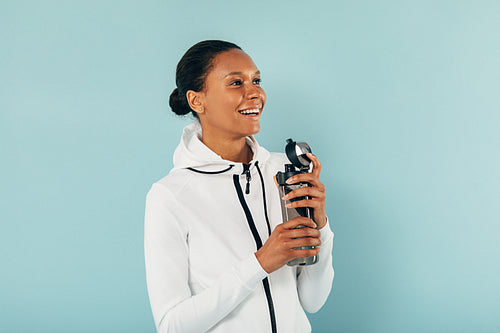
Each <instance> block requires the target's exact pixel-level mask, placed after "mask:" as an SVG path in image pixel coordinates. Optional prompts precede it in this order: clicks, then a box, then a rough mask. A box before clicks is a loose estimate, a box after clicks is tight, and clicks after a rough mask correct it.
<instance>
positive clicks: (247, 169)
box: [233, 164, 277, 333]
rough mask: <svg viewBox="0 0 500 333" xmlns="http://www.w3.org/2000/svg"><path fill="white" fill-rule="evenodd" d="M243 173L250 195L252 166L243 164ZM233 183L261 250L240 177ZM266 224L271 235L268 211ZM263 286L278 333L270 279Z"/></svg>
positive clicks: (265, 280) (274, 330)
mask: <svg viewBox="0 0 500 333" xmlns="http://www.w3.org/2000/svg"><path fill="white" fill-rule="evenodd" d="M257 168H258V167H257ZM243 173H246V175H247V194H248V193H250V190H249V189H250V179H251V177H250V164H248V166H247V167H245V164H243ZM259 175H260V176H261V181H262V185H264V182H263V179H262V175H261V173H260V170H259ZM233 182H234V187H235V188H236V193H237V194H238V199H239V200H240V204H241V207H242V208H243V211H244V212H245V216H246V218H247V222H248V227H249V228H250V231H251V232H252V236H253V238H254V241H255V245H256V247H257V250H259V249H260V248H261V247H262V240H261V239H260V236H259V232H258V231H257V227H256V226H255V222H254V220H253V217H252V213H251V212H250V209H249V208H248V205H247V203H246V201H245V196H244V195H243V190H242V189H241V185H240V176H239V175H233ZM262 191H263V193H265V192H264V188H262ZM264 207H265V208H266V204H265V195H264ZM266 222H267V224H268V231H269V233H270V227H269V220H268V218H267V211H266ZM262 285H263V287H264V292H265V294H266V300H267V306H268V308H269V316H270V318H271V332H272V333H277V328H276V314H275V312H274V303H273V298H272V295H271V287H270V285H269V279H268V277H265V278H264V279H263V280H262Z"/></svg>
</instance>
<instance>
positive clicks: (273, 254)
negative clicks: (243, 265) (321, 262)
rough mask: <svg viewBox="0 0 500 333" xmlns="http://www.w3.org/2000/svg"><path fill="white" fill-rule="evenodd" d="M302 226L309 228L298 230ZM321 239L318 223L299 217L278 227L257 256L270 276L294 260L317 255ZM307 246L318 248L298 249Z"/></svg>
mask: <svg viewBox="0 0 500 333" xmlns="http://www.w3.org/2000/svg"><path fill="white" fill-rule="evenodd" d="M301 224H302V225H305V226H306V227H308V228H299V229H296V228H297V227H298V226H299V225H301ZM304 237H306V238H304ZM319 237H320V232H319V230H318V229H316V223H314V222H313V220H311V219H310V218H307V217H302V216H299V217H296V218H293V219H291V220H290V221H287V222H284V223H282V224H279V225H278V226H276V228H275V229H274V230H273V232H272V233H271V236H269V238H268V239H267V241H266V242H265V243H264V245H262V247H261V248H260V249H259V250H258V251H257V252H255V256H256V257H257V260H258V261H259V263H260V265H261V266H262V268H263V269H264V270H265V271H266V272H267V273H268V274H269V273H272V272H274V271H275V270H277V269H279V268H280V267H282V266H283V265H285V264H286V263H287V262H289V261H290V260H292V259H296V258H304V257H311V256H314V255H317V254H318V253H319V250H320V248H319V245H321V241H320V239H319ZM305 246H316V248H314V249H302V250H300V249H297V248H299V247H305Z"/></svg>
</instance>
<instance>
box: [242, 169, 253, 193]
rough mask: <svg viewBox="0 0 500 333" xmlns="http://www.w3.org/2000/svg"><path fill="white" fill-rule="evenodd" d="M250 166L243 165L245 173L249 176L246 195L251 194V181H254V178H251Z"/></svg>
mask: <svg viewBox="0 0 500 333" xmlns="http://www.w3.org/2000/svg"><path fill="white" fill-rule="evenodd" d="M250 164H251V163H250ZM250 164H245V163H243V173H244V174H245V175H246V176H247V186H246V188H245V193H246V194H250V181H251V180H252V176H250Z"/></svg>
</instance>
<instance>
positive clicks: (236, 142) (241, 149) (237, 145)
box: [201, 134, 253, 164]
mask: <svg viewBox="0 0 500 333" xmlns="http://www.w3.org/2000/svg"><path fill="white" fill-rule="evenodd" d="M201 141H202V142H203V143H204V144H205V145H206V146H207V147H208V148H210V150H212V151H213V152H214V153H216V154H217V155H219V156H220V157H222V158H223V159H225V160H228V161H232V162H237V163H245V164H248V163H250V161H251V160H252V156H253V153H252V150H251V149H250V147H249V146H248V145H247V142H246V139H245V138H238V139H227V138H226V139H221V138H214V137H212V136H210V135H205V134H202V139H201Z"/></svg>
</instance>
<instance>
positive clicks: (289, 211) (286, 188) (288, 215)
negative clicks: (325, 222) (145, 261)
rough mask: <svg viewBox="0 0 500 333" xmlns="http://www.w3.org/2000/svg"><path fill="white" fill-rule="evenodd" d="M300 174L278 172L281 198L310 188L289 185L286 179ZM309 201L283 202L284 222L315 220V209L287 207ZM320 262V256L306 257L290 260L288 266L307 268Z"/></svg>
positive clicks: (301, 184)
mask: <svg viewBox="0 0 500 333" xmlns="http://www.w3.org/2000/svg"><path fill="white" fill-rule="evenodd" d="M297 173H299V172H290V171H289V172H285V173H282V172H278V174H277V175H276V180H277V182H278V188H279V194H280V198H283V196H285V195H286V194H288V193H290V192H291V191H293V190H296V189H299V188H303V187H307V186H310V185H309V183H305V182H302V183H295V184H287V183H286V179H288V178H290V177H291V176H293V175H294V174H297ZM303 199H307V197H297V198H293V199H291V200H286V201H285V200H281V213H282V216H283V222H287V221H289V220H291V219H293V218H295V217H298V216H304V217H308V218H310V219H312V218H313V209H312V208H310V207H297V208H288V207H286V205H287V204H288V203H290V202H293V201H299V200H303ZM305 227H306V226H304V225H299V226H298V227H297V228H305ZM313 248H314V246H305V247H299V248H298V249H313ZM317 261H318V256H317V255H315V256H311V257H305V258H296V259H293V260H290V261H289V262H288V263H287V265H288V266H305V265H312V264H315V263H316V262H317Z"/></svg>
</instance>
